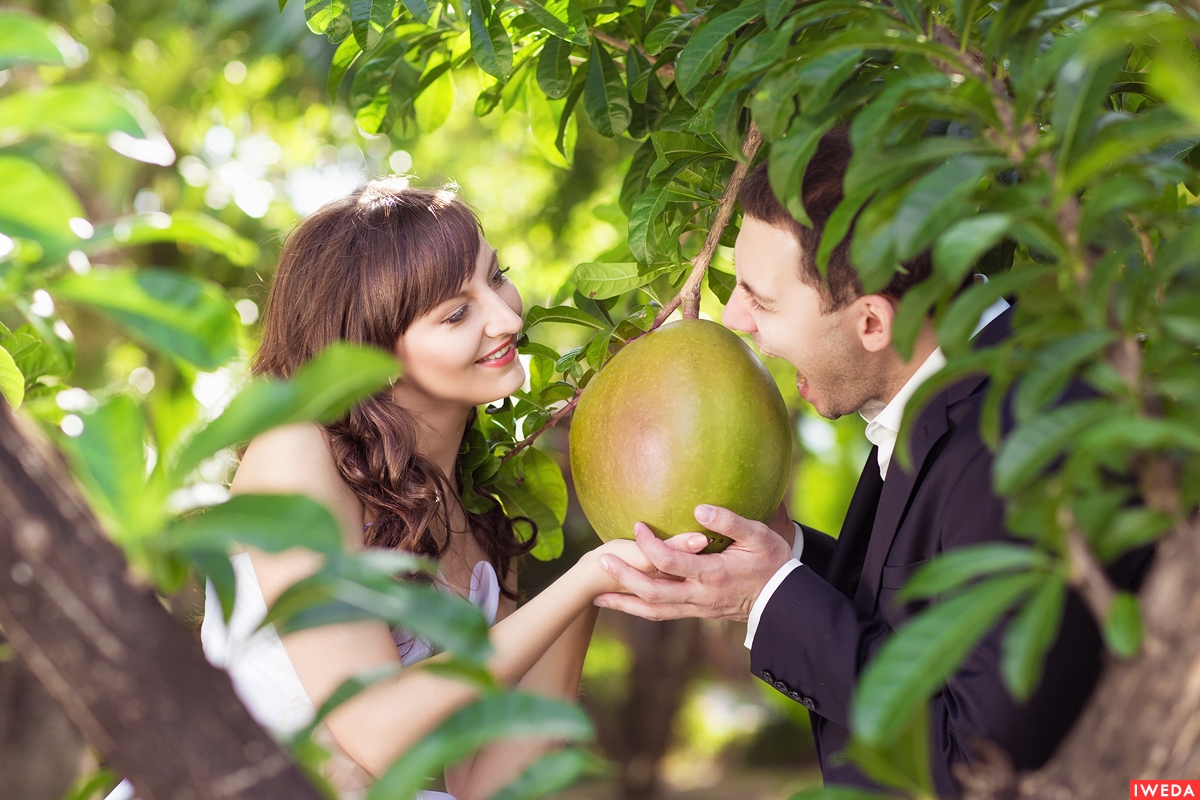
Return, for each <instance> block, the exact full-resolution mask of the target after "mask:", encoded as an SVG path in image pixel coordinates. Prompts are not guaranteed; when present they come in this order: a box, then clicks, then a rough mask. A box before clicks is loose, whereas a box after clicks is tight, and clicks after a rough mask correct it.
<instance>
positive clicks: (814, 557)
mask: <svg viewBox="0 0 1200 800" xmlns="http://www.w3.org/2000/svg"><path fill="white" fill-rule="evenodd" d="M796 524H797V525H799V526H800V533H801V534H803V536H804V553H803V556H802V557H801V559H800V561H802V562H803V563H805V564H807V565H808V567H809V569H811V570H812V571H813V572H815V573H817V574H818V575H820V576H821V577H825V573H826V571H827V570H828V569H829V559H830V558H831V557H832V556H833V545H834V543H835V542H837V539H834V538H833V537H832V536H830V535H829V534H827V533H821V532H820V531H819V530H817V529H816V528H810V527H808V526H807V525H804V524H803V523H799V522H797V523H796Z"/></svg>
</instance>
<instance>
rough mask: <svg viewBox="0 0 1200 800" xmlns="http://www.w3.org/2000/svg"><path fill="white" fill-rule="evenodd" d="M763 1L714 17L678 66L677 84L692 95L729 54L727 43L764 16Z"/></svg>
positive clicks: (690, 43) (692, 41) (754, 0)
mask: <svg viewBox="0 0 1200 800" xmlns="http://www.w3.org/2000/svg"><path fill="white" fill-rule="evenodd" d="M762 11H763V3H762V0H752V2H747V3H741V4H740V5H738V6H737V8H735V9H733V10H732V11H727V12H725V13H724V14H721V15H720V16H717V17H710V18H709V19H708V20H707V21H706V22H705V23H704V24H703V25H701V26H700V28H699V29H698V30H697V31H696V33H695V34H693V35H692V38H691V39H689V40H688V43H687V44H686V45H685V46H684V48H683V51H682V52H681V53H680V54H679V58H678V59H677V60H676V63H675V82H676V83H678V84H679V90H680V91H681V92H683V93H684V94H689V93H691V91H692V90H693V89H695V88H696V85H697V84H698V83H699V82H700V79H701V78H702V77H704V75H705V74H707V73H709V72H710V71H711V70H712V68H713V66H714V65H715V64H716V63H717V60H718V59H719V58H720V57H721V55H722V54H723V53H724V52H725V40H726V39H727V38H729V36H730V35H732V34H733V33H734V31H736V30H737V29H738V28H740V27H742V26H743V25H745V24H746V23H747V22H749V21H750V20H752V19H754V18H755V17H756V16H759V15H761V14H762Z"/></svg>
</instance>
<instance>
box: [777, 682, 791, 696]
mask: <svg viewBox="0 0 1200 800" xmlns="http://www.w3.org/2000/svg"><path fill="white" fill-rule="evenodd" d="M791 688H792V687H790V686H788V685H787V684H786V683H784V682H783V681H775V690H776V691H777V692H780V693H781V694H787V693H788V690H790V689H791Z"/></svg>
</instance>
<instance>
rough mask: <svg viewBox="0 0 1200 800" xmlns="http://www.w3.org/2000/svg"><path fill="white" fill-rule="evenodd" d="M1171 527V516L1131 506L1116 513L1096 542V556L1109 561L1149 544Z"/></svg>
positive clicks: (1106, 561)
mask: <svg viewBox="0 0 1200 800" xmlns="http://www.w3.org/2000/svg"><path fill="white" fill-rule="evenodd" d="M1170 527H1171V517H1170V516H1168V515H1167V514H1164V513H1163V512H1161V511H1153V510H1151V509H1148V508H1130V509H1125V510H1122V511H1120V512H1118V513H1117V514H1116V516H1115V517H1114V518H1113V520H1112V524H1111V525H1109V526H1108V528H1107V529H1106V530H1105V531H1104V533H1103V535H1102V536H1101V537H1100V540H1099V541H1098V542H1097V543H1096V545H1095V547H1096V556H1097V557H1098V558H1099V559H1100V560H1101V561H1103V562H1105V563H1108V562H1110V561H1113V560H1114V559H1116V558H1118V557H1119V556H1121V555H1122V554H1124V553H1126V552H1128V551H1130V550H1132V549H1134V548H1135V547H1141V546H1142V545H1145V544H1149V543H1150V542H1153V541H1154V540H1155V539H1157V538H1158V537H1159V536H1160V535H1161V534H1162V533H1163V532H1164V531H1166V530H1167V529H1169V528H1170Z"/></svg>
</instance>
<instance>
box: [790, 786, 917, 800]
mask: <svg viewBox="0 0 1200 800" xmlns="http://www.w3.org/2000/svg"><path fill="white" fill-rule="evenodd" d="M895 798H896V796H895V795H894V794H880V793H879V792H868V791H867V790H866V789H853V788H851V787H849V786H835V785H831V786H823V787H821V788H819V789H805V790H804V791H801V792H797V793H796V794H794V795H792V796H791V797H789V798H788V800H895Z"/></svg>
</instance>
